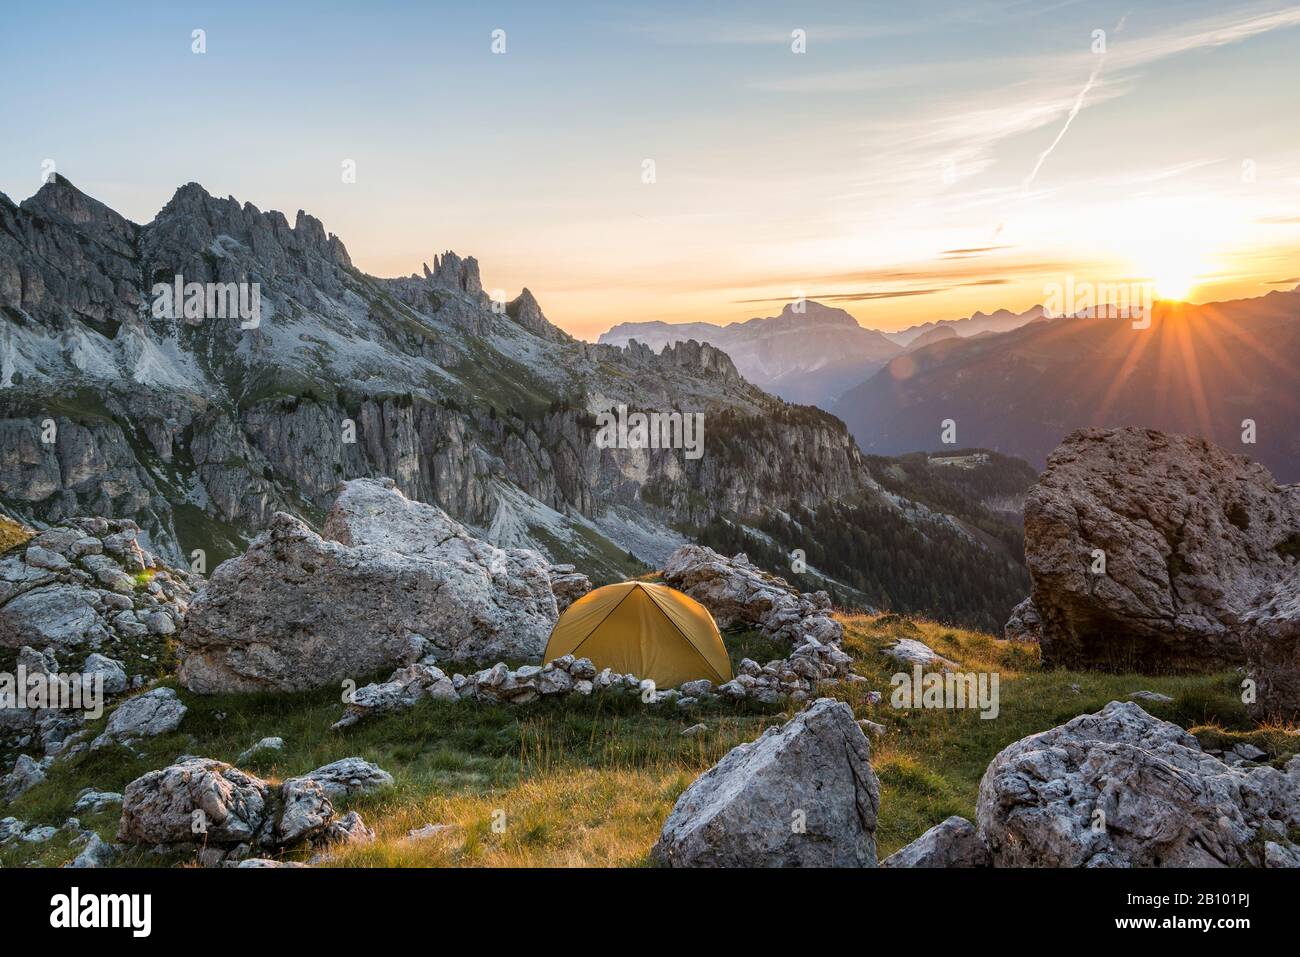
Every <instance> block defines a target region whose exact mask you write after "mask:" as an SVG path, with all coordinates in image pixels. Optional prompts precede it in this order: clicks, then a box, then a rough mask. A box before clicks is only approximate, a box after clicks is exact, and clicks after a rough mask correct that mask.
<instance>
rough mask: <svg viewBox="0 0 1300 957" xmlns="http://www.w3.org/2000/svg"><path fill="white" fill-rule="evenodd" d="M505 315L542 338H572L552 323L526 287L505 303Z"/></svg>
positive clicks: (560, 339) (561, 339)
mask: <svg viewBox="0 0 1300 957" xmlns="http://www.w3.org/2000/svg"><path fill="white" fill-rule="evenodd" d="M506 315H508V316H509V317H510V318H511V319H513V320H514V321H515V322H517V323H519V325H521V326H523V327H524V328H525V329H527V330H528V331H529V332H531V333H532V334H533V335H535V336H541V337H542V338H543V339H551V340H554V341H557V342H558V341H563V340H568V339H570V338H572V337H571V336H570V335H569V334H568V333H567V332H565V331H564V330H563V329H560V328H558V327H557V326H554V325H552V324H551V322H550V321H549V320H548V319H547V318H546V316H545V315H543V313H542V307H541V306H540V305H538V303H537V299H536V298H535V297H534V296H533V294H532V292H530V291H529V290H528V288H527V287H525V288H524V289H523V291H521V292H520V293H519V295H518V296H516V297H515V298H514V299H512V300H510V302H508V303H506Z"/></svg>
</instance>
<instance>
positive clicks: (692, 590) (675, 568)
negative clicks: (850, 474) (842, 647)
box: [663, 545, 844, 644]
mask: <svg viewBox="0 0 1300 957" xmlns="http://www.w3.org/2000/svg"><path fill="white" fill-rule="evenodd" d="M663 577H664V581H665V582H667V583H668V584H669V585H671V586H672V587H674V588H676V589H677V590H679V591H682V592H685V593H686V594H687V595H690V596H691V597H692V598H694V599H695V600H696V601H698V602H699V603H700V604H701V605H703V606H704V607H705V608H707V609H708V610H709V612H710V613H711V614H712V615H713V620H714V621H715V622H717V625H718V627H719V628H732V627H745V628H757V629H758V630H759V631H761V632H762V633H763V634H764V635H766V636H767V637H769V638H781V639H785V640H786V641H790V642H792V643H794V644H801V643H802V642H804V641H806V640H808V639H809V638H812V639H815V640H817V641H819V642H822V643H823V644H824V643H828V642H839V641H840V639H841V638H843V636H844V629H843V627H842V626H841V625H840V623H839V622H837V621H835V619H833V618H832V617H831V615H830V609H831V603H830V598H829V596H828V595H827V594H826V593H825V592H824V591H819V592H813V593H811V594H807V595H805V594H800V593H799V592H798V591H796V590H795V589H794V588H793V587H791V586H790V584H789V583H788V582H786V581H785V579H783V578H777V577H776V576H775V575H769V574H768V573H766V572H764V571H763V570H762V569H760V568H758V567H757V566H756V565H754V564H753V563H752V562H750V560H749V556H747V555H745V554H744V553H740V554H737V555H734V556H732V557H731V558H726V557H725V556H722V555H719V554H718V553H717V552H715V551H714V550H713V549H711V548H707V547H705V546H703V545H683V546H682V547H681V548H679V549H677V550H676V551H675V552H673V553H672V554H671V555H669V556H668V560H667V561H666V562H665V563H664V568H663Z"/></svg>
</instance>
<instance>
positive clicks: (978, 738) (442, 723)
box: [0, 615, 1300, 867]
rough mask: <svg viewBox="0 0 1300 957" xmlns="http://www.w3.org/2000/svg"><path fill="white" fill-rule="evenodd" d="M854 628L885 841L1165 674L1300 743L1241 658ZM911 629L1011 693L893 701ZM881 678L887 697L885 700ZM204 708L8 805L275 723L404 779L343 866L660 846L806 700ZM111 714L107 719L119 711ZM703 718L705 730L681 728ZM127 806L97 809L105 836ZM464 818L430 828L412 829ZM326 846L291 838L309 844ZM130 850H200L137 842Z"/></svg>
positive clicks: (260, 732)
mask: <svg viewBox="0 0 1300 957" xmlns="http://www.w3.org/2000/svg"><path fill="white" fill-rule="evenodd" d="M842 620H843V622H844V625H845V632H846V636H845V648H846V650H847V651H849V652H850V653H851V654H852V655H853V657H854V659H855V664H854V670H855V671H856V672H858V673H859V674H861V675H863V676H865V677H867V678H868V679H869V681H868V682H867V683H862V684H842V685H837V686H835V687H834V689H833V690H831V691H830V692H829V694H830V695H831V696H833V697H837V698H841V699H842V700H844V701H847V702H848V703H849V704H850V705H851V706H852V707H853V709H854V712H855V714H856V715H857V717H859V718H867V719H870V720H871V721H874V722H877V723H879V724H881V725H884V727H885V732H884V733H883V734H881V735H879V736H873V737H872V741H871V744H872V764H873V766H874V767H875V770H876V773H877V775H879V777H880V782H881V801H880V821H879V828H878V830H877V834H876V837H877V842H878V845H879V852H880V855H881V857H884V856H885V855H888V854H890V853H892V852H893V851H895V850H897V849H898V848H900V847H902V846H903V845H904V844H906V843H908V842H909V841H911V840H912V839H914V838H915V837H917V836H918V835H919V834H920V833H921V832H922V831H924V830H925V829H926V828H928V827H930V826H931V825H933V824H935V823H937V822H939V821H941V820H943V819H944V818H945V817H948V816H949V815H952V814H960V815H963V816H966V817H969V818H973V816H974V810H975V798H976V792H977V790H978V786H979V780H980V777H981V775H982V774H983V772H984V769H985V767H986V766H987V764H988V762H989V760H990V759H991V758H992V757H993V756H994V755H995V754H996V753H997V752H998V751H999V750H1000V749H1001V748H1003V747H1005V746H1006V745H1007V744H1009V743H1011V742H1012V741H1015V740H1018V739H1019V738H1021V737H1024V736H1025V735H1028V734H1032V733H1034V732H1037V731H1042V730H1045V729H1047V728H1051V727H1054V726H1055V725H1058V724H1061V723H1063V722H1064V721H1067V720H1069V719H1070V718H1072V717H1074V716H1075V715H1078V714H1082V713H1085V712H1089V711H1095V710H1098V709H1100V708H1101V707H1102V706H1104V705H1105V704H1106V703H1107V702H1108V701H1111V700H1113V699H1117V698H1121V699H1122V698H1125V697H1127V696H1128V695H1129V694H1130V693H1131V692H1134V691H1138V690H1141V689H1147V690H1151V691H1158V692H1163V693H1164V694H1167V695H1169V696H1171V697H1172V698H1173V699H1174V700H1173V702H1172V703H1169V704H1164V705H1160V704H1154V705H1152V704H1144V705H1143V706H1144V707H1146V708H1147V709H1148V710H1150V711H1151V713H1153V714H1155V715H1157V716H1158V717H1161V718H1165V719H1168V720H1171V721H1175V722H1177V723H1178V724H1181V725H1183V726H1185V727H1188V728H1189V729H1191V730H1192V731H1193V733H1195V734H1197V735H1198V736H1200V737H1201V738H1202V740H1203V741H1204V742H1205V743H1206V744H1207V746H1212V747H1223V746H1224V744H1225V743H1228V744H1230V743H1232V742H1233V741H1235V740H1245V741H1250V742H1252V743H1254V744H1256V745H1258V746H1260V747H1262V748H1264V749H1265V750H1266V751H1268V752H1269V755H1270V759H1272V760H1275V761H1277V762H1281V761H1284V760H1285V759H1286V758H1287V757H1289V756H1290V755H1291V754H1293V753H1295V752H1296V751H1297V750H1300V738H1298V737H1297V735H1296V734H1295V733H1294V732H1288V731H1287V730H1286V729H1282V728H1273V729H1258V728H1255V727H1254V726H1253V725H1252V724H1251V722H1250V721H1249V720H1248V719H1247V717H1246V714H1245V711H1244V708H1243V707H1242V705H1241V702H1240V700H1239V699H1238V697H1237V693H1236V685H1237V681H1238V680H1239V676H1238V675H1236V674H1235V673H1232V672H1226V673H1223V674H1219V675H1208V676H1206V675H1202V676H1190V677H1189V676H1168V677H1152V676H1139V675H1108V674H1099V673H1091V672H1089V673H1081V672H1070V671H1045V670H1043V669H1041V668H1040V667H1039V664H1038V652H1037V648H1036V647H1033V646H1025V645H1012V644H1008V643H1007V642H1004V641H1001V640H998V639H995V638H993V637H992V636H991V635H987V634H983V633H979V632H974V631H967V630H963V629H958V628H952V627H950V626H947V625H944V624H940V623H937V622H932V621H925V620H917V619H908V618H903V617H900V616H897V615H883V616H852V617H845V618H843V619H842ZM726 637H727V641H728V644H729V647H730V649H731V651H732V655H733V658H735V659H736V660H739V658H740V657H742V656H749V657H754V658H755V659H756V660H758V661H760V662H762V661H766V660H768V659H770V658H773V657H778V656H780V655H781V654H782V653H783V652H782V650H781V649H778V648H777V647H776V646H775V645H773V644H772V643H771V642H768V641H765V640H763V639H762V638H760V637H759V636H757V635H756V634H754V633H742V634H733V635H727V636H726ZM900 637H914V638H918V639H920V640H922V641H924V642H926V643H927V644H929V645H930V646H931V647H932V648H934V649H935V650H936V651H938V652H939V653H940V654H942V655H944V656H945V657H948V658H950V659H952V660H953V661H956V662H958V663H959V664H960V665H961V666H962V670H964V671H989V672H997V673H998V675H999V678H1000V713H999V715H998V717H997V718H996V719H992V720H984V719H981V718H980V717H979V714H978V712H977V711H974V710H964V711H935V710H913V711H902V710H897V709H894V708H892V707H891V706H890V704H889V697H890V696H889V692H890V684H889V679H890V676H891V675H892V674H894V673H895V672H897V671H899V670H902V669H901V668H900V667H899V666H897V665H896V664H895V662H894V661H893V660H892V659H890V658H888V657H886V656H884V655H883V654H881V649H882V648H884V647H886V646H888V645H890V644H891V643H892V642H893V641H894V640H895V639H897V638H900ZM870 689H875V690H879V691H880V692H881V693H882V694H883V696H884V700H883V701H882V702H880V703H879V704H877V705H872V704H870V703H869V701H868V697H867V692H868V690H870ZM181 695H182V698H183V699H184V701H185V703H186V704H187V705H188V707H189V709H190V710H189V713H188V714H187V715H186V717H185V720H184V722H183V723H182V725H181V728H180V730H179V731H177V732H175V733H173V734H170V735H166V736H164V737H160V738H156V739H153V740H151V741H148V742H144V743H141V744H139V745H137V748H138V753H133V752H130V751H127V750H125V749H122V748H117V747H114V748H110V749H105V750H103V751H99V752H95V753H92V754H87V755H83V756H80V757H78V758H76V759H74V760H73V761H71V762H68V763H66V764H65V763H58V764H56V765H55V766H54V767H53V768H52V769H51V771H50V775H49V778H48V780H47V781H45V782H44V783H43V784H41V785H38V786H37V787H36V788H34V789H32V790H31V791H30V792H28V793H27V794H25V795H23V796H22V797H21V798H19V799H18V800H17V801H15V802H13V803H12V804H11V805H10V806H9V807H8V808H5V809H3V810H0V816H3V815H14V816H16V817H18V818H20V819H23V820H25V821H27V822H28V823H29V824H34V823H47V824H52V825H55V826H59V825H61V824H62V823H63V822H64V820H65V819H66V818H67V817H69V816H70V815H71V814H72V811H71V807H72V804H73V802H74V801H75V799H76V795H77V793H78V791H80V790H81V789H82V788H83V787H86V786H90V785H93V786H95V787H96V788H97V789H99V790H109V791H121V790H123V789H124V788H125V786H126V785H127V784H128V783H129V782H130V781H131V780H133V779H134V778H135V777H137V776H139V775H140V774H143V773H144V772H146V771H148V770H151V769H154V768H158V767H162V766H164V765H166V764H168V763H170V762H171V761H173V760H174V759H175V758H176V757H177V756H179V755H181V754H194V755H201V756H204V757H212V758H218V759H221V760H224V761H230V762H234V761H235V759H236V758H237V756H238V755H239V754H240V752H242V751H243V750H245V749H246V748H248V747H249V746H251V745H252V744H253V743H255V742H256V741H258V740H260V739H261V738H263V737H267V736H272V735H275V736H279V737H282V738H284V739H285V749H284V750H283V751H281V752H269V753H264V754H261V755H258V756H256V757H254V758H252V759H250V760H249V761H248V762H246V763H245V764H244V765H242V767H243V768H244V769H245V770H247V771H250V772H252V773H254V774H257V775H259V776H261V777H263V778H265V779H267V780H270V781H280V780H282V779H284V778H287V777H291V776H293V775H295V774H301V773H304V772H307V771H310V770H312V769H314V768H316V767H319V766H320V765H322V764H325V763H327V762H330V761H333V760H336V759H339V758H343V757H348V756H350V755H359V756H361V757H363V758H366V759H367V760H370V761H374V762H376V763H377V764H379V765H380V766H381V767H382V768H384V769H385V770H387V771H389V772H390V773H391V774H392V775H393V776H394V778H395V779H396V783H395V784H394V786H393V787H392V788H389V789H387V790H386V791H382V792H377V793H373V794H369V795H366V796H363V797H360V798H358V799H356V800H355V801H353V802H351V803H350V804H347V805H345V806H344V807H342V808H341V810H350V809H356V810H358V811H359V812H360V813H361V815H362V816H363V817H364V819H365V821H366V823H367V824H368V825H369V826H371V827H373V828H374V829H375V830H376V832H377V840H376V841H375V842H374V843H373V844H369V845H360V846H354V847H349V848H346V849H343V850H341V851H338V852H336V853H335V854H334V855H333V856H331V857H330V858H329V859H328V860H327V861H325V862H324V863H327V864H329V865H337V866H382V867H405V866H412V867H416V866H418V867H425V866H437V867H442V866H515V867H532V866H550V867H557V866H558V867H565V866H616V867H638V866H647V865H648V863H649V862H648V852H649V850H650V847H651V845H652V844H653V843H654V841H655V839H656V838H657V836H658V834H659V830H660V827H661V826H662V823H663V820H664V818H665V817H666V816H667V814H668V812H669V810H670V809H671V807H672V804H673V802H674V801H675V800H676V798H677V796H678V795H679V794H680V793H681V792H682V791H683V790H684V789H685V788H686V787H687V786H688V785H689V784H690V783H691V782H692V781H693V780H694V779H695V778H696V777H697V776H698V775H699V774H701V773H702V772H703V771H705V770H707V769H708V768H709V767H710V766H711V765H713V764H714V763H715V762H717V761H718V759H719V758H721V757H722V756H723V755H724V754H726V753H727V751H728V750H730V749H731V748H732V747H734V746H735V745H737V744H740V743H742V742H744V741H749V740H752V739H753V738H755V737H757V736H758V735H759V734H760V733H761V732H762V731H763V729H764V728H766V727H768V726H771V725H777V724H780V723H782V722H783V721H784V720H786V719H787V718H788V717H789V716H790V714H791V713H793V711H792V710H784V709H779V708H768V709H764V708H761V707H758V706H753V705H749V706H742V707H739V708H737V707H734V706H730V705H721V704H720V705H718V706H716V707H712V708H705V709H696V710H692V711H690V712H689V713H687V712H682V711H680V710H678V709H677V708H676V707H675V706H662V707H658V708H648V707H646V706H645V705H643V704H642V703H641V702H640V700H639V699H638V698H636V697H635V696H599V695H598V696H592V697H591V698H585V699H584V698H567V699H565V700H562V701H545V700H543V701H539V702H537V703H535V704H531V705H526V706H522V707H509V706H505V705H485V704H478V703H473V702H464V703H446V702H435V701H429V702H424V703H423V704H421V705H420V706H419V707H417V708H415V709H413V710H411V711H408V712H405V713H402V714H395V715H389V716H384V717H379V718H375V719H372V720H371V721H369V722H364V723H362V724H360V725H357V726H355V727H353V728H350V729H348V730H346V731H343V732H341V733H340V732H334V731H331V730H330V725H331V724H332V723H333V722H334V721H335V720H337V718H338V717H339V715H340V714H341V708H342V705H341V702H340V700H339V692H338V691H336V690H333V689H330V690H326V691H321V692H314V693H308V694H300V695H278V694H267V695H243V696H238V695H225V696H212V697H201V696H197V695H191V694H189V693H187V692H183V691H182V692H181ZM101 723H102V719H101ZM696 723H703V724H705V725H706V726H707V730H706V731H704V732H702V733H700V734H696V735H693V736H685V737H684V736H683V735H682V733H681V732H682V731H683V730H684V729H685V728H687V727H689V726H691V725H693V724H696ZM117 819H118V809H117V808H116V807H114V808H111V809H108V810H106V811H104V812H102V813H101V814H98V815H94V816H90V817H85V818H83V819H82V824H83V825H84V826H89V827H93V828H94V829H95V830H97V831H98V832H99V833H100V834H101V836H103V837H104V838H105V839H106V840H112V839H113V836H114V833H115V831H116V826H117ZM426 824H440V825H449V826H448V827H446V828H444V829H442V830H440V831H439V832H438V833H437V834H435V835H434V836H432V837H425V838H411V837H408V832H409V831H411V830H414V829H417V828H421V827H423V826H424V825H426ZM69 838H70V836H69V835H68V834H67V833H65V832H60V833H59V834H58V835H57V836H56V837H55V838H53V839H52V840H50V841H49V842H47V843H46V844H43V845H36V846H33V845H30V844H23V843H21V842H17V843H11V844H9V845H8V846H6V847H4V848H0V865H4V866H20V865H22V864H32V863H35V864H44V865H60V864H63V863H66V862H67V861H69V860H71V859H72V858H73V857H74V856H75V855H76V853H77V851H78V850H79V849H78V848H76V847H72V846H70V844H69ZM310 853H311V852H310V851H308V850H301V851H295V852H292V853H291V855H290V856H292V857H295V858H297V859H306V858H307V857H309V856H310ZM121 863H124V864H131V865H142V866H158V865H163V864H177V863H180V864H184V863H187V861H186V859H184V858H169V857H157V856H153V855H152V854H150V853H148V852H147V851H146V850H144V849H137V850H133V851H131V852H129V854H128V855H127V856H126V857H125V859H123V860H122V861H121Z"/></svg>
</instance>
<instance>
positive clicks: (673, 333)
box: [599, 302, 902, 408]
mask: <svg viewBox="0 0 1300 957" xmlns="http://www.w3.org/2000/svg"><path fill="white" fill-rule="evenodd" d="M800 310H802V311H800ZM633 339H635V340H637V341H638V342H642V343H644V344H646V345H648V346H650V348H652V349H654V350H655V351H658V350H660V349H662V348H663V347H664V346H666V345H670V344H672V343H675V342H684V341H686V340H688V339H695V340H697V341H699V342H707V343H709V344H710V345H713V346H716V347H717V348H719V349H722V350H723V351H724V352H726V353H727V354H728V355H729V356H731V361H732V362H734V363H736V369H737V371H739V372H740V374H741V375H743V376H744V377H745V378H746V379H748V380H749V381H750V382H753V383H754V384H755V385H757V386H758V387H759V388H761V389H764V390H766V391H768V392H771V393H774V394H775V395H779V396H780V397H781V398H783V399H786V400H788V401H790V402H802V403H809V404H812V405H819V406H822V407H823V408H826V407H828V406H829V405H830V404H831V402H833V401H834V399H835V397H836V396H838V395H839V394H840V393H841V392H844V391H845V390H846V389H850V388H852V387H853V386H855V385H857V384H858V383H859V382H861V381H862V380H864V379H865V378H867V376H869V375H871V374H872V373H873V372H875V371H876V370H878V369H880V368H881V367H882V366H884V364H885V363H886V362H888V361H889V360H890V359H892V358H893V357H894V356H896V355H898V353H899V352H901V351H902V349H901V347H900V346H899V345H898V344H897V343H895V342H891V341H890V340H889V339H888V338H887V337H886V336H884V335H883V334H882V333H879V332H876V331H875V330H874V329H864V328H863V327H862V326H860V325H858V321H857V320H856V319H854V318H853V317H852V316H851V315H849V314H848V313H847V312H845V311H844V310H843V309H835V308H833V307H831V306H824V305H822V304H821V303H819V302H804V303H801V304H794V303H791V304H788V305H786V307H785V308H784V309H782V310H781V314H780V315H779V316H769V317H767V318H763V319H749V320H747V321H745V322H733V323H731V324H730V325H727V326H715V325H713V324H711V323H707V322H689V323H682V324H680V325H673V324H671V323H667V322H624V323H620V324H619V325H617V326H614V327H613V328H612V329H610V330H609V331H608V332H606V333H604V334H602V335H601V337H600V339H599V341H600V342H601V343H606V344H609V345H617V346H626V345H627V344H628V343H629V342H631V341H632V340H633Z"/></svg>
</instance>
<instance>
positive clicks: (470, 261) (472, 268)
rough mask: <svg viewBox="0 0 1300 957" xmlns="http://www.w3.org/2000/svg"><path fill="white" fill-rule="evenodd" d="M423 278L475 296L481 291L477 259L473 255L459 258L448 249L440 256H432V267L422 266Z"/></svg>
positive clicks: (481, 284) (481, 285)
mask: <svg viewBox="0 0 1300 957" xmlns="http://www.w3.org/2000/svg"><path fill="white" fill-rule="evenodd" d="M424 278H425V279H428V280H430V281H431V282H434V283H436V284H438V285H440V286H447V287H448V288H450V289H457V290H459V291H461V292H467V293H469V294H470V295H471V296H477V295H479V294H480V293H482V292H483V281H482V279H480V278H479V272H478V260H477V259H475V258H474V257H473V256H468V257H466V258H465V259H461V258H460V257H459V256H457V255H456V254H455V253H454V252H452V251H451V250H450V249H449V250H447V251H446V252H444V253H443V254H442V255H441V256H434V257H433V269H432V270H430V269H429V266H428V264H427V263H426V264H425V266H424Z"/></svg>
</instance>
